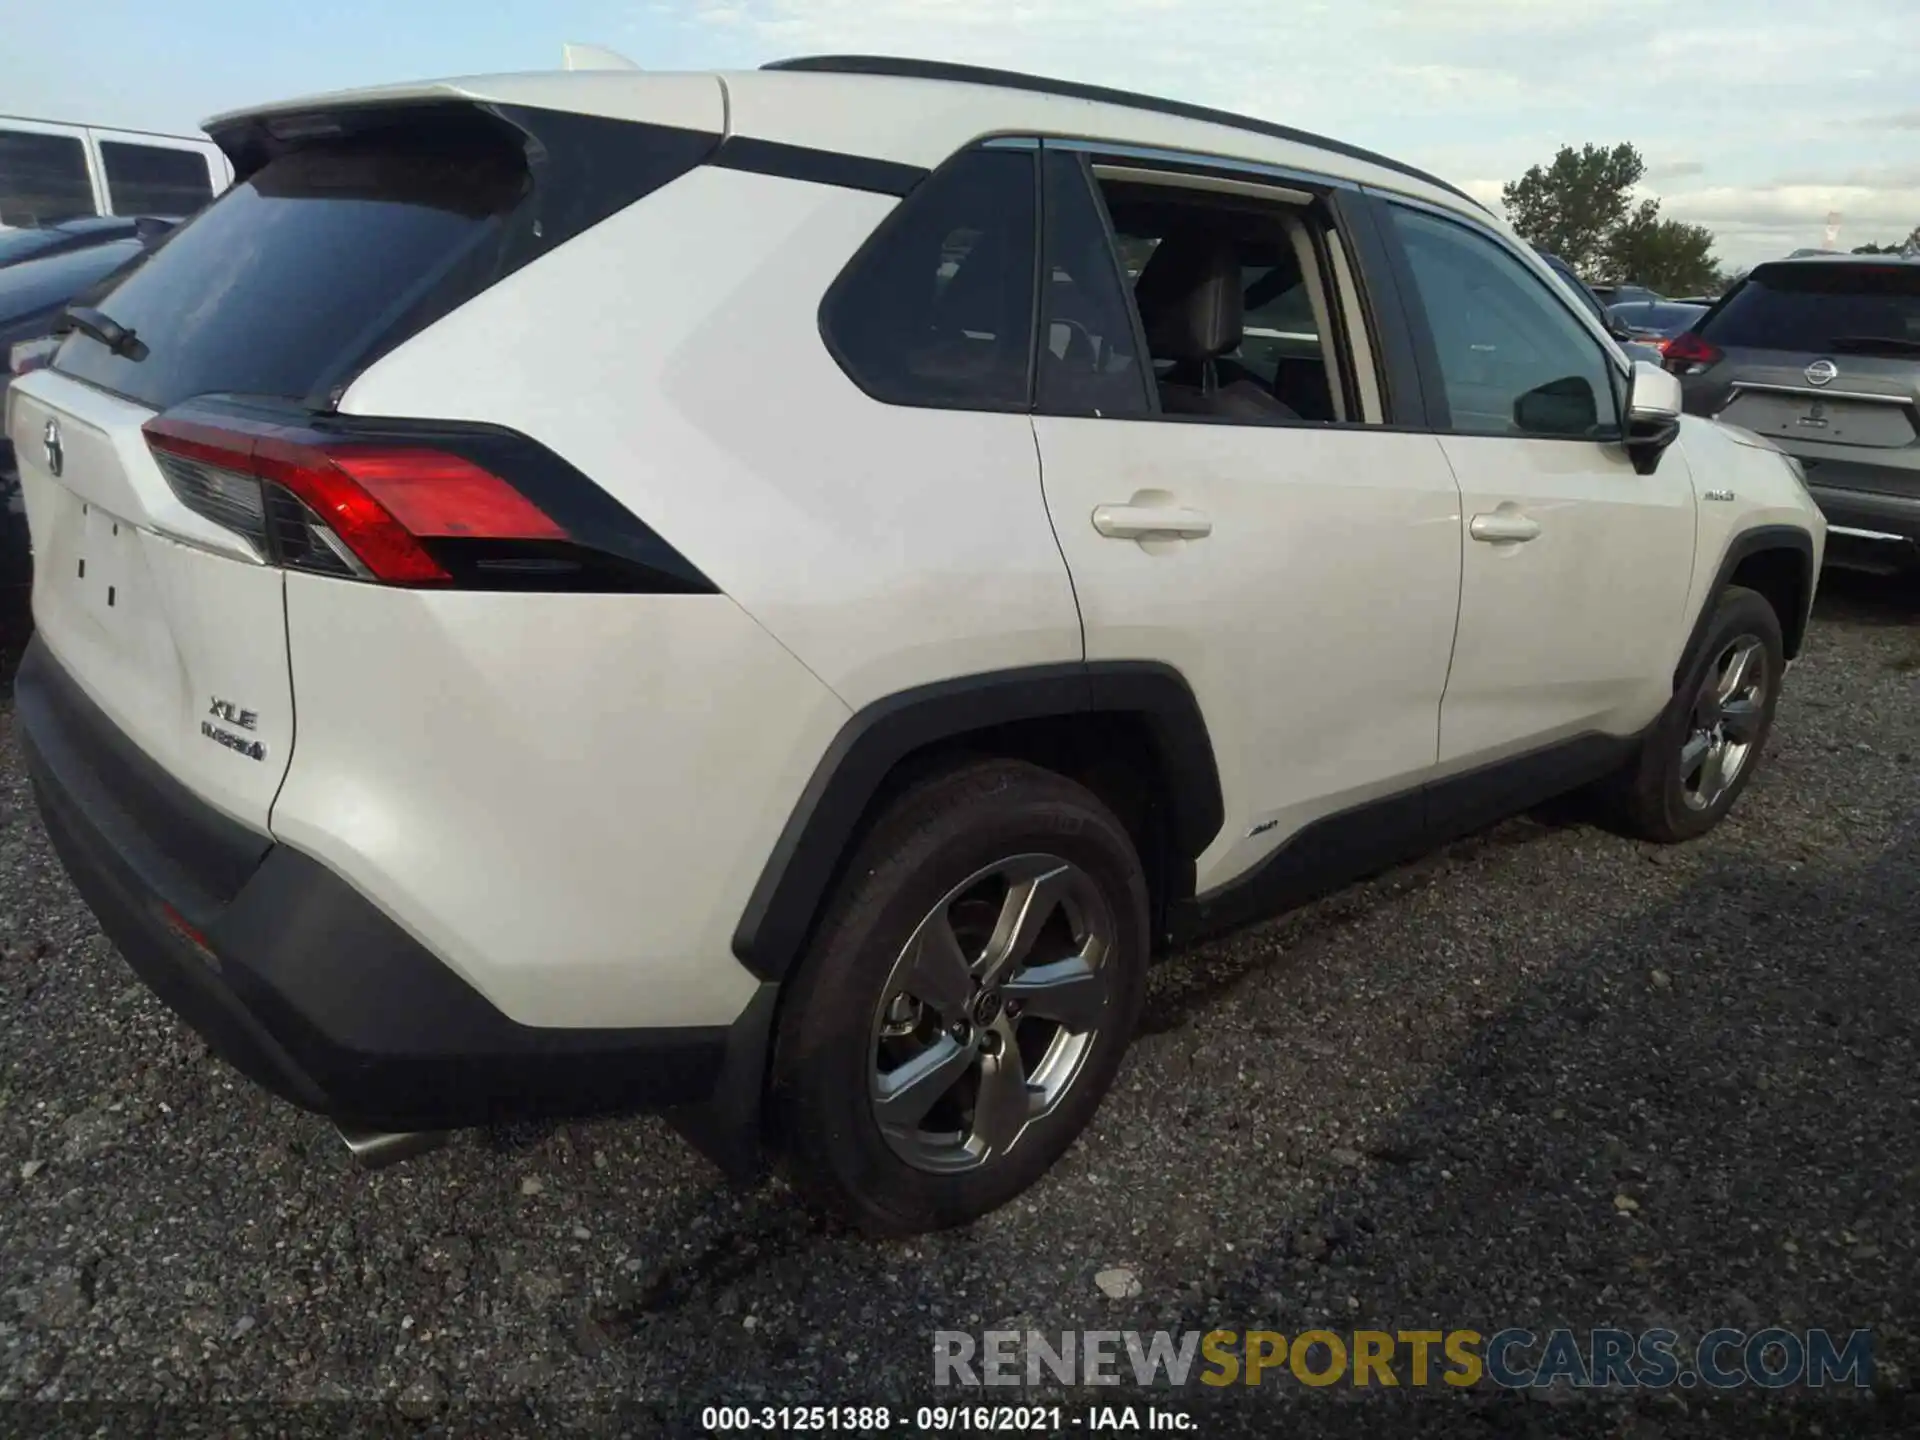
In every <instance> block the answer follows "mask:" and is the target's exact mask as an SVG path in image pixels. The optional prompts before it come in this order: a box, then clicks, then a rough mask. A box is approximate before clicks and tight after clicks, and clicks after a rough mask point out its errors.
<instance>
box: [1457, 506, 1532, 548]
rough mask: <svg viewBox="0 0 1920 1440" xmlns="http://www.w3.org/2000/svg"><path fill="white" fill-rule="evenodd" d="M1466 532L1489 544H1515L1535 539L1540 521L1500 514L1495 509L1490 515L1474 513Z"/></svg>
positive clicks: (1521, 516) (1522, 516)
mask: <svg viewBox="0 0 1920 1440" xmlns="http://www.w3.org/2000/svg"><path fill="white" fill-rule="evenodd" d="M1467 533H1468V534H1469V535H1471V536H1473V538H1474V539H1476V540H1485V541H1487V542H1488V543H1489V544H1493V545H1501V544H1509V545H1510V544H1517V543H1518V542H1520V541H1523V540H1533V539H1537V538H1538V537H1539V535H1540V522H1539V521H1538V520H1529V519H1528V518H1527V517H1526V516H1524V515H1515V514H1502V513H1500V512H1499V511H1497V510H1496V511H1495V512H1494V513H1493V514H1491V515H1476V516H1474V517H1473V520H1472V522H1471V523H1470V524H1469V525H1468V526H1467Z"/></svg>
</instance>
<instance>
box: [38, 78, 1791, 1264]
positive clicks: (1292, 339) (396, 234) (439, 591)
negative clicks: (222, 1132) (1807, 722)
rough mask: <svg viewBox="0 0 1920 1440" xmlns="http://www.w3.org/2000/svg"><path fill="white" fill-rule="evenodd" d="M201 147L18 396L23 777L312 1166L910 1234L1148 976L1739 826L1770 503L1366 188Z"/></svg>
mask: <svg viewBox="0 0 1920 1440" xmlns="http://www.w3.org/2000/svg"><path fill="white" fill-rule="evenodd" d="M209 129H210V130H211V132H212V134H213V135H214V136H215V137H216V138H217V139H218V141H219V143H220V144H221V145H222V146H223V148H224V149H225V151H226V153H227V154H228V155H229V156H231V158H232V161H233V164H234V166H235V169H236V172H237V177H238V178H237V183H236V185H235V187H234V188H233V189H232V191H231V192H230V193H228V194H227V195H226V196H224V197H223V198H221V199H220V200H219V201H217V202H216V203H215V204H213V205H212V206H211V207H209V208H208V209H207V210H206V211H204V212H203V213H202V214H201V215H200V216H199V217H198V218H196V219H194V220H193V221H191V222H190V223H189V224H188V225H186V226H185V227H183V228H182V229H181V230H180V231H178V232H177V233H176V234H175V235H174V236H173V238H172V239H171V240H170V242H169V243H168V244H167V245H166V246H165V247H164V248H163V249H161V250H160V251H158V252H157V253H156V254H155V256H154V257H153V258H152V259H151V260H150V261H148V262H147V263H146V265H145V266H144V267H143V268H141V269H139V270H137V271H136V272H134V274H133V275H132V276H131V277H130V278H128V279H127V280H125V281H124V282H123V283H122V284H121V285H120V286H119V288H118V289H117V290H116V291H115V292H113V293H112V294H110V295H108V296H107V297H106V298H105V299H104V300H102V301H101V302H100V303H99V305H98V306H97V307H96V308H94V309H92V310H88V311H86V312H85V313H83V314H81V315H80V316H79V317H78V320H77V322H76V323H77V327H78V328H77V332H76V333H75V334H74V335H73V336H72V338H70V339H69V340H68V341H67V342H66V344H65V346H64V348H63V349H62V350H61V351H60V353H59V355H58V357H57V358H56V360H55V361H54V363H53V365H52V366H51V367H50V368H48V369H44V370H39V371H35V372H34V373H32V374H29V375H27V376H26V377H24V378H23V379H22V380H20V381H19V382H18V383H17V384H16V385H15V386H14V387H13V392H12V400H11V405H10V413H9V418H8V428H9V431H10V433H11V435H12V437H13V439H14V442H15V444H16V445H17V447H18V450H19V454H20V457H21V460H22V469H23V475H24V482H25V487H26V495H27V502H28V511H29V515H30V517H31V522H32V531H33V539H34V544H35V549H36V552H37V562H38V563H37V568H36V573H35V593H34V606H35V613H36V618H37V621H38V633H39V638H38V640H37V641H36V642H35V645H34V647H33V649H32V651H31V652H30V653H29V654H28V656H27V657H26V659H25V661H24V663H23V664H22V666H21V669H20V672H19V678H18V682H17V711H18V718H19V729H20V732H21V733H22V735H23V737H24V740H25V743H26V747H27V753H28V759H29V761H30V763H31V766H32V771H33V775H34V778H35V781H36V786H37V790H38V794H39V798H40V804H41V807H42V811H43V813H44V815H45V817H46V824H47V828H48V830H49V832H50V833H51V834H52V836H53V838H54V841H55V843H56V844H57V845H58V847H59V849H60V852H61V854H62V856H63V857H64V858H65V860H66V863H67V866H68V868H69V869H70V871H71V872H72V875H73V878H74V881H75V883H76V884H77V885H78V886H79V888H80V890H81V891H82V893H83V894H84V895H85V896H86V897H87V898H88V900H89V901H90V902H91V904H92V905H93V907H94V909H95V910H96V912H97V913H98V915H99V917H100V919H101V922H102V924H103V926H104V927H105V929H106V930H107V932H108V934H109V935H111V936H112V937H113V938H114V940H115V941H116V942H117V943H118V945H119V946H120V948H121V950H122V952H123V953H124V954H125V956H126V957H127V959H128V960H129V961H130V962H131V963H132V965H133V967H134V968H135V969H136V970H137V971H139V972H140V974H141V975H142V976H143V977H145V979H146V980H147V982H148V983H149V984H150V985H151V986H152V987H153V988H154V989H155V990H157V991H158V992H159V993H160V994H161V996H162V997H163V998H165V999H166V1001H167V1002H168V1003H169V1004H170V1005H172V1006H173V1007H174V1008H175V1009H176V1010H178V1011H179V1013H180V1014H181V1015H182V1016H184V1017H185V1018H186V1019H187V1020H188V1022H189V1023H191V1024H192V1025H194V1026H195V1027H196V1028H198V1029H199V1030H200V1031H201V1032H202V1033H203V1034H204V1035H205V1036H206V1037H207V1039H208V1040H209V1041H210V1043H211V1044H212V1045H213V1046H214V1047H215V1048H216V1050H218V1051H219V1052H220V1053H222V1054H224V1055H225V1056H226V1057H227V1058H228V1059H230V1060H231V1061H232V1062H233V1063H234V1064H235V1065H237V1066H238V1067H239V1068H241V1069H242V1070H244V1071H246V1072H247V1073H248V1074H250V1075H252V1076H253V1077H254V1078H256V1079H257V1080H259V1081H260V1082H261V1083H263V1084H265V1085H267V1086H269V1087H271V1088H272V1089H273V1090H275V1091H277V1092H278V1093H279V1094H281V1095H283V1096H285V1097H287V1098H288V1099H290V1100H292V1101H294V1102H296V1103H298V1104H300V1105H303V1106H306V1107H308V1108H310V1109H312V1110H315V1111H318V1112H321V1113H323V1114H325V1115H327V1116H329V1117H331V1118H332V1119H334V1120H335V1121H336V1123H338V1124H339V1125H340V1126H341V1128H342V1130H343V1131H344V1132H345V1133H346V1134H348V1135H349V1137H350V1138H351V1139H352V1140H353V1141H354V1143H355V1144H356V1145H357V1146H359V1147H360V1148H362V1149H363V1150H365V1151H368V1152H369V1153H371V1154H374V1155H376V1156H378V1155H388V1154H392V1153H395V1152H396V1151H399V1150H402V1149H405V1148H406V1147H407V1145H408V1144H409V1143H411V1142H410V1141H409V1138H408V1137H412V1136H419V1135H422V1134H425V1133H427V1132H438V1131H443V1130H445V1129H447V1128H450V1127H456V1126H463V1125H475V1124H484V1123H488V1122H491V1121H494V1120H498V1119H504V1118H509V1117H520V1116H528V1115H533V1116H571V1115H585V1114H596V1113H608V1112H620V1111H630V1110H635V1109H643V1108H659V1109H664V1110H666V1111H668V1112H669V1113H670V1114H671V1115H672V1116H673V1117H674V1118H675V1120H676V1121H677V1123H678V1124H679V1125H680V1127H681V1128H682V1129H683V1131H684V1132H685V1133H687V1134H689V1135H690V1136H692V1137H693V1138H695V1139H696V1140H697V1141H698V1142H699V1143H700V1144H702V1145H703V1146H704V1147H705V1148H706V1149H707V1151H708V1153H710V1154H712V1155H714V1156H715V1157H716V1158H718V1159H720V1160H721V1161H722V1162H723V1163H725V1164H727V1165H729V1166H730V1167H736V1168H746V1167H749V1166H751V1165H752V1164H753V1162H754V1161H755V1159H756V1157H757V1156H758V1155H759V1154H760V1153H761V1150H762V1147H763V1145H765V1147H766V1148H767V1149H768V1150H770V1151H772V1152H773V1153H775V1154H777V1155H778V1156H779V1157H781V1158H782V1159H783V1160H784V1161H785V1163H786V1166H787V1168H788V1170H789V1172H790V1173H791V1175H792V1176H793V1177H794V1179H795V1180H796V1182H797V1183H798V1184H799V1185H800V1187H801V1188H802V1189H803V1191H804V1192H805V1193H806V1194H807V1195H809V1196H811V1197H813V1198H814V1199H815V1200H817V1201H820V1202H823V1203H826V1204H828V1205H830V1206H832V1207H834V1208H836V1209H838V1210H839V1211H840V1212H842V1213H843V1214H845V1215H848V1216H850V1217H851V1218H853V1219H854V1220H855V1221H857V1222H858V1223H860V1224H862V1225H865V1226H867V1227H870V1228H872V1229H875V1230H878V1231H891V1232H901V1231H913V1230H920V1229H924V1228H928V1227H933V1226H940V1225H947V1224H953V1223H958V1222H963V1221H965V1220H968V1219H970V1218H972V1217H975V1216H978V1215H980V1214H982V1213H983V1212H985V1211H987V1210H990V1209H991V1208H993V1207H994V1206H996V1205H999V1204H1001V1203H1002V1202H1004V1201H1005V1200H1007V1199H1008V1198H1009V1197H1010V1196H1012V1195H1015V1194H1017V1193H1018V1192H1019V1191H1020V1190H1021V1189H1022V1188H1023V1187H1025V1186H1027V1185H1029V1184H1031V1183H1032V1182H1033V1181H1034V1180H1035V1179H1036V1178H1037V1177H1038V1176H1039V1175H1040V1174H1041V1173H1042V1172H1043V1171H1045V1170H1046V1169H1047V1167H1048V1166H1049V1165H1050V1164H1051V1163H1052V1162H1053V1161H1054V1160H1055V1159H1057V1158H1058V1157H1059V1155H1060V1154H1061V1153H1062V1152H1063V1151H1064V1150H1065V1149H1066V1148H1067V1147H1068V1146H1069V1145H1070V1144H1071V1143H1072V1141H1073V1139H1074V1137H1075V1135H1076V1134H1077V1133H1078V1132H1079V1131H1080V1130H1081V1128H1082V1127H1083V1126H1085V1125H1086V1123H1087V1122H1088V1120H1089V1118H1090V1117H1091V1116H1092V1114H1093V1111H1094V1108H1095V1106H1096V1105H1097V1104H1098V1103H1099V1100H1100V1097H1101V1094H1102V1092H1103V1091H1104V1090H1105V1089H1106V1088H1107V1086H1108V1084H1109V1083H1110V1082H1111V1080H1112V1078H1113V1075H1114V1072H1115V1069H1116V1067H1117V1066H1118V1064H1119V1062H1120V1057H1121V1053H1122V1051H1123V1050H1124V1049H1125V1046H1126V1043H1127V1040H1128V1036H1129V1033H1130V1032H1131V1030H1132V1028H1133V1026H1134V1022H1135V1018H1136V1015H1137V1013H1138V1010H1139V1006H1140V1000H1141V993H1142V987H1143V984H1144V981H1145V975H1146V967H1147V964H1148V960H1149V956H1150V955H1151V954H1152V953H1153V952H1154V951H1155V950H1157V949H1160V948H1162V947H1163V946H1165V945H1167V944H1171V943H1178V942H1179V941H1180V940H1182V939H1184V938H1187V937H1190V936H1192V935H1194V934H1196V933H1199V932H1201V931H1204V930H1208V929H1214V928H1218V927H1222V926H1227V925H1231V924H1234V923H1237V922H1240V921H1243V920H1245V919H1248V918H1250V917H1253V916H1257V915H1261V914H1264V913H1268V912H1271V911H1273V910H1275V909H1276V908H1279V907H1282V906H1285V905H1288V904H1292V903H1295V902H1298V901H1300V900H1302V899H1304V898H1306V897H1307V896H1309V895H1311V894H1313V893H1315V892H1318V891H1322V890H1325V889H1327V888H1329V887H1332V886H1336V885H1339V884H1341V883H1343V882H1346V881H1348V880H1351V879H1353V878H1355V877H1357V876H1360V875H1362V874H1364V873H1366V872H1369V871H1373V870H1377V869H1379V868H1381V867H1383V866H1386V865H1388V864H1391V863H1393V862H1395V861H1397V860H1399V859H1401V858H1403V857H1406V856H1409V855H1411V854H1414V853H1415V852H1418V851H1420V850H1421V849H1423V848H1425V847H1428V846H1430V845H1432V844H1434V843H1435V842H1436V841H1438V840H1441V839H1444V838H1445V837H1447V836H1450V835H1453V834H1457V833H1459V832H1462V831H1465V830H1469V829H1472V828H1474V827H1477V826H1481V825H1484V824H1486V823H1488V822H1491V821H1493V820H1496V819H1498V818H1499V817H1501V816H1503V815H1507V814H1510V813H1512V812H1514V811H1517V810H1519V809H1521V808H1523V807H1526V806H1529V805H1531V804H1533V803H1535V802H1538V801H1541V800H1543V799H1545V798H1547V797H1549V796H1552V795H1555V794H1558V793H1561V792H1566V791H1569V790H1573V789H1575V788H1579V787H1583V786H1587V785H1589V784H1593V783H1594V782H1599V787H1600V789H1601V791H1602V792H1603V793H1604V796H1605V798H1606V799H1607V801H1608V802H1609V804H1610V805H1611V807H1612V812H1613V813H1614V814H1615V815H1616V816H1617V817H1618V818H1619V819H1620V820H1621V821H1622V822H1624V823H1625V824H1627V825H1630V826H1631V827H1633V828H1634V829H1636V830H1637V831H1638V832H1639V833H1641V834H1643V835H1647V836H1651V837H1653V838H1656V839H1661V840H1679V839H1683V838H1686V837H1688V836H1693V835H1698V834H1700V833H1701V832H1703V831H1705V830H1706V829H1708V828H1709V827H1711V826H1712V825H1713V824H1714V823H1715V822H1716V821H1717V820H1718V819H1719V818H1720V817H1721V816H1722V815H1724V814H1725V813H1726V811H1727V809H1728V807H1729V806H1730V805H1731V804H1732V803H1733V801H1734V798H1735V797H1736V796H1737V795H1738V793H1739V791H1740V789H1741V787H1742V786H1743V785H1744V784H1745V783H1746V782H1747V781H1748V779H1749V778H1750V777H1751V775H1752V773H1753V770H1754V768H1755V763H1756V761H1757V757H1758V755H1759V753H1760V749H1761V747H1762V745H1763V744H1764V742H1765V739H1766V735H1767V729H1768V725H1769V722H1770V719H1771V717H1772V715H1773V710H1774V703H1775V700H1776V697H1777V695H1778V693H1779V686H1780V682H1781V678H1782V674H1783V671H1784V669H1785V665H1786V662H1787V660H1788V659H1789V658H1791V657H1792V655H1793V654H1794V652H1795V651H1796V650H1797V649H1798V647H1799V645H1800V641H1801V636H1802V633H1803V632H1804V630H1805V627H1806V622H1807V613H1808V608H1809V605H1810V604H1811V600H1812V595H1813V590H1814V583H1815V576H1816V575H1817V573H1818V568H1819V563H1820V558H1821V551H1822V546H1823V542H1824V532H1823V529H1822V525H1821V521H1820V518H1819V515H1818V513H1817V512H1816V510H1815V508H1814V506H1813V505H1812V504H1811V503H1810V501H1809V500H1808V498H1807V495H1806V492H1805V490H1804V489H1803V487H1802V485H1801V483H1800V481H1799V479H1798V477H1797V475H1796V473H1795V471H1794V469H1793V467H1792V465H1791V464H1790V463H1789V462H1788V461H1787V460H1786V459H1785V458H1784V457H1783V456H1782V455H1781V454H1780V453H1779V452H1778V451H1777V450H1776V449H1774V448H1773V447H1772V446H1771V445H1769V444H1767V443H1766V442H1764V441H1761V440H1758V439H1756V438H1755V437H1753V436H1751V435H1746V434H1743V433H1741V432H1738V431H1734V430H1730V429H1728V428H1726V427H1723V426H1720V425H1717V424H1714V423H1713V422H1709V421H1703V420H1696V419H1691V418H1682V417H1681V415H1680V397H1679V387H1678V382H1677V381H1675V380H1674V379H1673V378H1672V377H1671V376H1669V375H1666V374H1664V373H1663V372H1661V371H1660V370H1658V369H1655V368H1652V367H1649V366H1645V365H1642V366H1634V367H1630V366H1629V364H1628V363H1627V361H1626V360H1625V359H1624V357H1623V356H1622V355H1621V353H1620V352H1619V350H1618V349H1617V348H1616V347H1615V346H1614V344H1613V342H1612V341H1611V340H1609V338H1608V337H1607V336H1606V334H1605V333H1604V332H1603V331H1602V329H1601V328H1600V326H1599V325H1598V324H1597V323H1595V322H1594V320H1593V319H1592V318H1591V316H1589V315H1588V314H1587V313H1586V312H1585V311H1584V310H1583V309H1582V308H1581V307H1580V306H1579V305H1578V304H1577V303H1576V302H1575V301H1574V300H1573V299H1572V298H1571V297H1570V296H1569V295H1568V294H1567V293H1566V291H1565V290H1563V289H1562V288H1561V286H1560V284H1559V282H1558V281H1557V280H1555V279H1554V278H1553V277H1552V275H1551V273H1550V272H1549V271H1548V270H1546V269H1545V268H1544V267H1543V266H1542V264H1541V262H1540V261H1539V260H1538V259H1537V258H1536V257H1535V256H1534V254H1533V253H1532V251H1531V250H1530V249H1529V248H1528V247H1527V246H1525V245H1523V244H1520V243H1518V242H1517V241H1516V240H1515V239H1514V237H1513V236H1512V235H1511V234H1510V233H1509V232H1508V231H1507V230H1506V229H1505V228H1504V227H1503V226H1502V225H1501V224H1500V223H1499V222H1498V221H1497V220H1495V219H1494V218H1493V217H1492V216H1491V215H1489V214H1487V213H1486V212H1485V211H1484V210H1482V208H1481V207H1480V206H1478V205H1477V204H1475V203H1474V202H1473V201H1472V200H1470V199H1468V198H1466V197H1465V196H1463V195H1462V194H1460V193H1459V192H1457V191H1455V190H1454V189H1452V188H1451V187H1449V186H1447V185H1445V184H1443V183H1442V182H1440V181H1438V180H1435V179H1432V178H1431V177H1429V176H1426V175H1423V174H1421V173H1420V172H1418V171H1416V170H1413V169H1410V168H1408V167H1407V166H1405V165H1401V164H1398V163H1396V162H1394V161H1391V160H1388V159H1384V158H1382V157H1380V156H1377V155H1372V154H1368V153H1366V152H1364V151H1361V150H1357V149H1355V148H1353V147H1351V146H1348V145H1343V144H1339V143H1336V142H1334V141H1330V140H1325V139H1319V138H1316V137H1313V136H1309V135H1305V134H1301V133H1298V132H1295V131H1292V130H1287V129H1283V128H1281V127H1278V126H1275V125H1270V124H1266V123H1263V122H1259V121H1254V120H1246V119H1241V118H1238V117H1235V116H1231V115H1225V114H1220V113H1217V112H1212V111H1203V110H1198V109H1195V108H1193V107H1190V106H1184V105H1178V104H1172V103H1168V102H1163V101H1156V100H1149V99H1145V98H1142V97H1138V96H1132V95H1126V94H1121V93H1118V92H1112V91H1104V90H1094V89H1089V88H1086V87H1080V86H1072V85H1065V84H1056V83H1053V82H1048V81H1041V80H1036V79H1033V78H1031V77H1027V76H1019V75H1010V74H1000V73H997V72H984V71H976V70H969V69H962V68H958V67H952V66H941V65H931V64H920V63H911V62H902V61H891V60H871V59H858V58H855V59H830V60H812V61H801V62H791V63H787V64H783V65H778V66H774V67H771V68H770V69H768V70H766V71H758V72H752V73H746V74H718V75H716V74H687V75H652V74H635V73H616V72H601V73H573V74H548V75H517V76H505V77H494V78H483V79H467V80H457V81H447V82H442V83H436V84H423V85H418V86H404V87H398V88H393V89H387V90H378V91H367V92H357V93H354V94H349V95H343V96H338V97H333V98H322V99H317V100H306V101H301V102H297V103H293V104H288V105H283V106H275V107H270V108H268V109H264V110H259V111H250V112H247V113H244V114H236V115H229V116H225V117H222V118H220V119H217V120H215V121H213V122H211V124H210V126H209Z"/></svg>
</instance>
